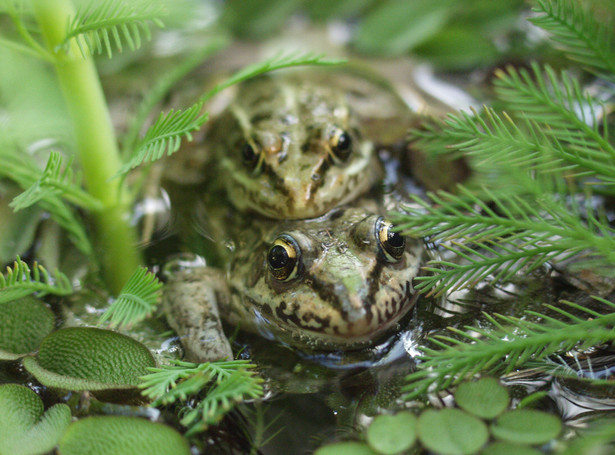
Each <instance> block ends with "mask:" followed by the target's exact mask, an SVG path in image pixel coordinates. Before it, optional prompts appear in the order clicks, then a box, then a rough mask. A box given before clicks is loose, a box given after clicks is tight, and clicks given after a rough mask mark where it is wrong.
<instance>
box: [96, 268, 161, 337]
mask: <svg viewBox="0 0 615 455" xmlns="http://www.w3.org/2000/svg"><path fill="white" fill-rule="evenodd" d="M161 288H162V283H161V282H160V281H158V278H156V275H154V274H153V273H151V272H149V271H148V270H147V268H146V267H139V268H138V269H137V270H135V272H134V273H133V274H132V276H131V277H130V279H129V280H128V282H127V283H126V285H125V286H124V288H123V289H122V291H121V292H120V295H119V296H118V298H117V299H116V300H115V301H114V302H113V303H112V304H111V306H110V307H109V308H108V309H107V311H105V312H104V313H103V315H102V316H101V318H100V322H101V323H104V322H107V321H109V322H110V325H111V327H130V326H131V325H133V324H136V323H137V322H139V321H141V320H143V319H144V318H146V317H147V316H149V315H150V314H151V313H152V312H153V311H154V309H155V308H156V305H157V304H158V301H159V300H160V296H161Z"/></svg>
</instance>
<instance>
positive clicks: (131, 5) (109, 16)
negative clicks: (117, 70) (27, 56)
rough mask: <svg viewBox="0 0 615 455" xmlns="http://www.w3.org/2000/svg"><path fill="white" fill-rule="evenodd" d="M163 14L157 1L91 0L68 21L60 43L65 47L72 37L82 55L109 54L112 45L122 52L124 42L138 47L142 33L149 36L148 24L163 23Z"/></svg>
mask: <svg viewBox="0 0 615 455" xmlns="http://www.w3.org/2000/svg"><path fill="white" fill-rule="evenodd" d="M165 15H166V10H165V8H164V6H163V5H162V3H159V2H151V1H137V2H135V1H126V0H107V1H104V2H96V1H92V2H90V3H89V4H88V5H86V6H85V7H84V8H82V9H80V10H79V11H78V12H77V14H76V15H75V17H73V18H72V19H71V20H70V21H69V22H68V26H67V30H66V36H65V38H64V41H63V43H62V44H63V46H64V47H65V48H66V47H67V46H68V43H69V41H70V40H71V39H73V38H75V39H76V42H77V45H78V46H79V50H80V51H81V54H82V56H83V57H84V58H85V57H86V56H87V55H89V54H102V53H103V52H106V53H107V56H108V57H109V58H111V56H112V54H113V50H112V49H113V47H115V48H116V49H117V50H118V51H119V52H122V50H123V45H124V43H125V44H126V45H127V46H128V47H129V48H130V49H131V50H135V49H138V48H140V47H141V41H142V38H141V35H145V39H146V40H149V39H150V38H151V32H150V25H151V24H154V25H157V26H158V27H161V28H162V27H164V24H163V22H162V20H161V17H163V16H165ZM86 49H87V50H86Z"/></svg>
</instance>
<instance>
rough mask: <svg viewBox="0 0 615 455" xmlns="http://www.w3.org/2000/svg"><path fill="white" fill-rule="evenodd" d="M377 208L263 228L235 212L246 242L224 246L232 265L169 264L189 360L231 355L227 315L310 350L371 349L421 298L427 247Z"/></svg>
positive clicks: (168, 293)
mask: <svg viewBox="0 0 615 455" xmlns="http://www.w3.org/2000/svg"><path fill="white" fill-rule="evenodd" d="M372 202H373V201H366V202H361V203H356V204H354V205H351V206H342V207H337V208H334V209H332V210H330V211H328V212H327V213H326V214H324V215H322V216H320V217H317V218H313V219H308V220H282V221H274V220H265V219H260V220H256V222H255V221H254V220H246V219H245V217H241V216H237V212H235V215H234V218H235V219H234V221H235V223H230V224H229V223H225V225H226V226H227V227H228V226H233V229H236V230H237V232H236V233H232V234H231V235H232V236H233V237H235V238H236V239H238V240H237V241H236V242H235V243H234V245H233V248H232V251H230V250H228V249H226V248H224V247H223V245H222V244H220V243H219V245H221V247H222V248H224V249H225V250H226V251H227V255H228V258H227V260H226V262H225V266H224V267H222V268H216V267H212V266H209V265H203V264H200V265H196V266H195V265H192V266H183V267H181V266H178V265H177V264H175V265H171V266H169V267H167V271H169V270H170V271H171V272H168V273H167V278H168V281H167V284H166V286H165V289H166V290H165V294H164V299H163V301H164V304H163V307H164V312H165V314H166V317H167V320H168V322H169V325H170V326H171V327H172V328H173V329H174V330H175V332H176V333H177V334H178V336H179V339H180V341H181V343H182V345H183V347H184V350H185V354H186V358H187V359H188V360H192V361H197V362H204V361H210V360H215V359H220V358H232V351H231V347H230V344H229V342H228V340H227V339H226V337H225V336H224V333H223V327H222V325H221V323H220V321H219V320H218V315H220V316H221V317H222V318H223V319H225V320H226V321H227V322H228V323H229V324H231V325H238V326H239V327H240V328H241V329H242V330H247V331H250V332H254V333H257V334H259V335H260V336H262V337H264V338H267V339H271V340H275V341H276V342H278V343H282V344H284V345H287V346H291V347H292V348H294V349H298V350H302V351H304V352H314V351H348V350H357V349H362V348H364V347H367V346H370V345H372V344H373V343H374V342H375V341H376V340H378V339H380V338H382V337H383V336H386V334H387V333H390V332H391V331H394V328H395V327H396V326H397V324H398V323H399V321H400V320H401V319H402V318H403V317H404V316H405V315H407V314H409V312H410V311H411V310H412V308H413V307H414V305H415V303H416V301H417V298H418V293H417V292H416V291H415V288H414V285H413V280H414V278H415V277H416V276H417V275H418V274H419V271H420V267H421V264H422V259H423V255H424V250H425V249H424V246H423V244H422V242H421V241H420V240H418V239H413V238H409V237H405V236H403V235H401V234H400V233H399V232H397V230H395V228H394V226H393V225H392V224H391V223H390V222H388V221H387V220H386V218H385V217H383V216H382V215H381V214H380V213H379V212H378V210H377V207H376V205H375V204H373V203H372ZM374 207H375V208H374ZM246 225H249V226H250V229H246Z"/></svg>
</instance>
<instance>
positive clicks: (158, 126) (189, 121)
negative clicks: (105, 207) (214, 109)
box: [117, 102, 208, 175]
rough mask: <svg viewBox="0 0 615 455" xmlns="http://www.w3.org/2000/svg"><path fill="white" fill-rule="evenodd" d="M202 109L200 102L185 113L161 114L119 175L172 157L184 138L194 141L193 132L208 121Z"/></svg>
mask: <svg viewBox="0 0 615 455" xmlns="http://www.w3.org/2000/svg"><path fill="white" fill-rule="evenodd" d="M202 109H203V103H202V102H199V103H197V104H195V105H193V106H191V107H190V108H188V109H187V110H185V111H181V110H177V111H174V110H171V111H169V112H168V113H166V114H165V113H164V112H161V113H160V116H159V117H158V119H157V120H156V121H155V122H154V124H153V125H152V126H151V127H150V128H149V129H148V130H147V132H146V133H145V136H144V137H143V139H141V140H140V141H139V142H138V143H137V145H136V146H135V150H136V152H135V153H134V154H133V156H132V158H130V160H129V161H128V162H127V163H126V164H125V165H124V166H122V168H121V169H120V170H119V171H118V173H117V175H121V174H125V173H126V172H128V171H130V170H131V169H133V168H135V167H137V166H139V165H141V164H143V163H147V162H153V161H156V160H159V159H160V158H162V157H163V156H165V154H166V155H172V154H173V153H175V152H176V151H177V150H178V149H179V146H180V145H181V140H182V138H183V137H186V138H187V139H188V140H192V132H194V131H196V130H198V129H199V128H200V127H201V126H202V125H203V124H204V123H205V122H206V121H207V117H208V115H207V114H201V110H202Z"/></svg>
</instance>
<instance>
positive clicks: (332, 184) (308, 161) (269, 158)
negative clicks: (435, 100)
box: [172, 69, 408, 219]
mask: <svg viewBox="0 0 615 455" xmlns="http://www.w3.org/2000/svg"><path fill="white" fill-rule="evenodd" d="M376 94H378V96H376ZM371 98H375V99H377V102H376V103H372V104H378V107H377V108H376V107H374V106H373V105H371V104H370V103H368V101H367V100H369V99H371ZM402 104H403V103H402V102H401V101H400V100H399V99H397V98H394V97H393V96H392V95H391V94H390V93H389V92H388V91H387V90H386V89H384V88H382V87H379V86H378V85H377V84H375V83H370V82H369V81H366V80H364V79H361V78H359V77H351V76H350V75H348V74H346V73H343V72H341V71H336V72H332V71H331V72H324V71H315V70H306V69H298V70H286V71H276V72H273V73H268V74H264V75H261V76H258V77H255V78H253V79H249V80H247V81H245V82H243V83H241V84H240V85H239V86H238V87H237V88H236V93H235V95H234V96H233V97H232V101H230V102H229V103H228V105H227V106H226V108H225V109H223V110H222V112H220V113H219V115H217V116H215V118H214V119H212V121H211V122H209V123H208V126H207V131H206V132H205V133H204V137H203V138H202V139H201V140H199V141H196V142H195V144H194V145H192V146H190V147H186V149H187V150H182V151H180V153H179V154H180V155H182V154H183V155H184V161H185V164H184V166H183V169H179V170H177V169H176V170H174V171H172V172H174V174H176V175H177V176H178V177H179V178H178V180H180V179H184V180H185V179H188V178H190V179H191V180H193V181H198V179H199V178H200V179H201V180H202V181H206V182H207V186H208V189H207V191H209V192H211V191H216V190H215V188H222V191H223V192H224V193H225V194H226V197H228V200H229V201H230V202H231V204H232V205H233V207H234V208H235V209H236V210H239V211H242V212H252V213H254V214H256V215H257V216H262V217H266V218H273V219H281V218H283V219H309V218H315V217H318V216H321V215H323V214H325V213H326V212H328V211H329V210H331V209H332V208H334V207H337V206H341V205H345V204H348V203H350V202H352V201H353V200H355V199H357V198H358V197H361V196H362V195H364V194H366V193H367V192H368V190H369V189H371V188H372V187H373V186H374V185H376V184H377V183H378V182H380V181H381V179H382V177H383V175H384V171H383V165H382V163H381V162H380V159H379V157H378V153H377V147H378V146H379V144H380V138H379V137H377V136H376V134H374V131H376V130H378V131H384V130H385V128H384V125H385V124H389V125H390V124H392V123H393V122H391V121H389V119H390V118H392V117H395V116H396V117H399V118H401V117H403V115H401V114H398V112H404V113H407V110H408V109H407V107H405V106H402ZM391 106H395V108H394V109H393V108H391ZM404 109H405V110H404ZM379 115H381V116H382V118H379V117H378V116H379ZM398 123H401V124H403V131H402V130H401V129H400V130H399V131H402V132H401V133H400V134H401V135H402V137H405V133H406V128H407V125H408V122H407V121H400V122H398ZM365 132H367V134H364V133H365ZM382 136H384V134H382ZM386 140H387V141H388V140H390V139H389V138H388V137H387V139H386ZM188 175H191V176H192V177H187V176H188Z"/></svg>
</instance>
